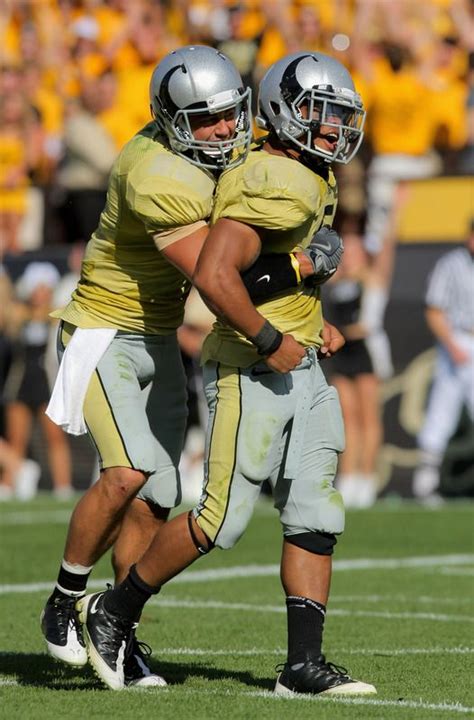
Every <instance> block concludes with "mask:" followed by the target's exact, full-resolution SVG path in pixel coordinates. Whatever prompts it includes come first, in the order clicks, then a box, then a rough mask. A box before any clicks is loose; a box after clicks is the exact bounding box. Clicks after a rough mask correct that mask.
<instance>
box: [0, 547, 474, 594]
mask: <svg viewBox="0 0 474 720" xmlns="http://www.w3.org/2000/svg"><path fill="white" fill-rule="evenodd" d="M472 563H474V555H472V554H462V555H421V556H414V557H406V558H377V559H375V558H354V559H352V560H335V561H334V562H333V568H334V570H335V571H336V572H341V571H342V572H345V571H353V570H398V569H400V568H426V567H440V566H441V568H443V567H444V566H453V565H454V566H456V565H469V564H472ZM279 574H280V566H279V565H234V566H232V567H227V568H216V569H209V570H191V571H189V570H185V571H184V572H183V573H181V575H178V576H177V577H175V578H173V579H172V580H170V582H169V584H188V583H202V582H209V581H210V580H211V581H218V580H233V579H236V578H252V577H276V576H278V575H279ZM110 582H112V580H111V578H103V579H94V580H90V581H89V588H91V589H92V588H103V587H105V585H106V584H107V583H110ZM53 583H54V581H49V582H38V583H17V584H5V585H0V595H5V594H7V593H31V592H39V591H41V592H42V591H43V590H49V589H50V588H51V587H52V585H53Z"/></svg>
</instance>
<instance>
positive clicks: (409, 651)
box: [0, 646, 474, 657]
mask: <svg viewBox="0 0 474 720" xmlns="http://www.w3.org/2000/svg"><path fill="white" fill-rule="evenodd" d="M332 650H333V651H334V652H337V653H344V654H345V655H367V656H371V655H386V656H392V655H393V656H397V655H471V654H473V653H474V648H470V647H463V646H459V647H452V648H446V647H434V648H396V649H393V650H389V649H379V648H371V649H367V648H366V649H364V650H362V649H360V650H356V649H354V648H341V647H337V646H334V647H333V648H332ZM286 652H287V651H286V649H285V648H275V649H273V650H263V649H261V648H249V649H248V650H233V649H231V648H227V649H221V650H206V649H204V648H155V649H154V650H153V654H154V655H155V656H156V657H158V656H160V657H161V656H164V655H169V656H175V655H176V656H190V657H193V656H196V657H200V656H210V657H220V656H229V655H230V656H232V655H234V656H236V657H253V656H256V657H258V656H260V655H262V656H268V655H277V656H283V657H284V656H285V655H286ZM0 656H1V653H0Z"/></svg>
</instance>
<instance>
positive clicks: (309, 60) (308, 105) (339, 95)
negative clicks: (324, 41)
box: [255, 52, 365, 163]
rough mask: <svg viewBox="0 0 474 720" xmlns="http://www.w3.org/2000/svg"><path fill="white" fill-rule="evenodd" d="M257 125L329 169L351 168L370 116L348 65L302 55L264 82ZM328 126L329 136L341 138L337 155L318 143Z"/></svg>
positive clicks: (274, 69)
mask: <svg viewBox="0 0 474 720" xmlns="http://www.w3.org/2000/svg"><path fill="white" fill-rule="evenodd" d="M255 120H256V123H257V125H258V126H259V127H261V128H265V129H267V130H272V129H273V130H274V132H275V133H276V134H277V136H278V137H279V139H280V140H281V141H282V142H283V143H285V144H292V145H295V146H296V147H297V148H298V149H299V150H301V151H304V152H307V153H309V154H311V155H316V156H318V157H319V158H322V159H323V160H325V161H326V162H328V163H331V162H334V161H335V162H340V163H348V162H349V161H350V160H352V158H353V157H354V155H355V154H356V152H357V150H358V149H359V146H360V144H361V142H362V138H363V135H364V133H363V127H364V121H365V110H364V106H363V104H362V100H361V97H360V95H358V94H357V93H356V91H355V87H354V83H353V82H352V78H351V76H350V74H349V72H348V71H347V70H346V68H345V67H344V65H342V64H341V63H340V62H339V61H338V60H336V59H335V58H332V57H330V56H329V55H323V53H318V52H297V53H291V54H290V55H287V56H286V57H284V58H283V59H282V60H279V61H278V62H276V63H275V64H274V65H272V67H271V68H270V69H269V70H268V71H267V73H266V74H265V76H264V77H263V79H262V81H261V83H260V90H259V95H258V115H257V117H256V119H255ZM323 126H324V128H325V130H326V134H327V132H329V134H330V135H334V138H336V136H337V145H336V147H335V149H334V150H325V149H323V148H321V147H317V146H316V145H315V143H314V140H315V139H316V138H317V137H318V135H319V131H320V128H321V127H323Z"/></svg>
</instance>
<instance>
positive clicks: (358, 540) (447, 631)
mask: <svg viewBox="0 0 474 720" xmlns="http://www.w3.org/2000/svg"><path fill="white" fill-rule="evenodd" d="M70 510H71V505H70V504H58V503H57V502H55V501H53V500H51V499H50V498H49V497H40V498H38V499H36V500H35V501H33V502H31V503H25V504H15V503H8V504H4V505H2V506H1V507H0V527H1V545H0V561H1V567H2V569H3V574H2V578H3V579H2V583H3V584H2V585H0V608H1V618H2V622H1V624H0V707H1V708H2V715H4V717H8V718H20V717H21V718H22V719H24V718H25V717H26V718H30V717H31V718H58V717H65V718H68V719H69V718H79V717H80V718H84V717H88V718H107V717H112V716H113V717H115V718H134V720H141V718H147V719H148V718H149V717H153V716H156V717H159V718H163V719H164V720H166V719H168V718H195V719H201V718H203V719H204V718H206V719H214V718H216V720H217V719H219V720H220V719H221V718H226V720H234V719H235V720H240V719H242V720H243V719H244V718H245V719H249V718H258V719H259V720H264V719H266V718H272V720H279V718H282V719H283V718H284V719H285V720H287V719H289V718H290V719H291V718H298V720H306V718H308V719H309V718H311V719H312V720H313V719H316V718H317V720H345V719H346V718H351V719H353V718H361V719H364V720H365V718H367V719H371V718H378V719H383V720H391V719H392V718H396V719H398V720H411V718H419V719H420V720H437V719H438V718H444V719H445V720H451V718H457V717H460V718H461V717H469V716H471V717H474V708H472V707H471V706H472V705H474V698H473V697H472V684H471V673H470V672H469V666H470V665H472V663H471V659H472V653H473V652H474V649H473V645H474V643H473V633H472V628H473V615H472V604H473V593H472V590H473V585H474V576H473V565H474V555H472V552H473V532H472V505H471V504H469V503H467V502H456V503H450V504H448V505H445V506H443V507H442V508H441V509H437V510H426V509H423V508H420V507H418V506H416V505H415V504H410V503H403V504H390V503H380V504H379V505H377V507H376V508H374V509H372V510H370V511H364V512H352V513H348V518H347V529H346V533H345V535H344V536H343V538H342V539H341V540H340V542H339V543H338V546H337V549H336V555H335V560H336V562H335V570H334V577H333V583H332V592H331V600H330V604H329V610H328V617H327V623H326V631H325V651H326V654H327V656H328V659H330V660H332V661H333V662H336V663H337V664H341V665H344V666H346V667H348V668H349V669H350V671H351V674H352V675H353V676H354V677H358V678H361V679H364V680H367V681H370V682H373V683H374V684H375V685H376V686H377V689H378V695H377V696H376V697H373V698H360V699H338V700H330V699H323V698H321V697H319V698H308V697H304V696H298V697H293V698H290V699H282V698H276V697H275V696H273V695H271V691H272V688H273V685H274V681H275V666H276V665H277V664H278V663H281V662H282V661H283V660H284V657H285V645H286V619H285V612H284V601H283V595H282V591H281V588H280V584H279V579H278V561H279V552H280V546H281V538H280V528H279V523H278V519H277V516H276V513H275V511H274V510H273V508H272V507H271V504H270V503H269V502H268V501H265V500H262V502H261V503H260V504H259V505H258V508H257V511H256V513H255V516H254V518H253V521H252V523H251V526H250V527H249V529H248V532H247V534H246V535H245V536H244V538H243V539H242V540H241V542H240V543H239V545H238V546H237V547H236V548H235V549H234V550H232V551H230V552H221V551H214V552H213V553H211V554H210V555H209V556H208V557H206V558H203V559H201V560H200V561H199V562H198V563H196V564H195V565H194V566H193V567H192V568H191V569H190V570H188V571H186V573H184V574H183V575H182V576H181V577H180V578H178V579H177V580H175V581H173V582H171V583H170V584H169V585H168V586H167V587H166V588H165V589H164V590H163V591H162V593H160V595H159V596H157V597H156V598H154V599H153V600H152V601H151V602H150V603H149V604H148V606H147V607H146V609H145V612H144V614H143V618H142V623H141V630H140V633H139V636H140V638H141V639H143V640H146V641H147V642H148V643H150V645H152V647H153V649H154V653H153V658H152V666H153V667H154V668H155V669H156V670H157V671H159V672H160V673H162V674H163V675H164V676H165V677H166V678H167V679H168V681H169V682H170V685H169V687H168V688H166V689H164V690H163V689H155V690H148V691H143V690H141V691H130V690H128V691H124V692H121V693H114V692H112V691H109V690H106V689H104V688H103V687H102V685H101V683H100V682H99V680H98V679H97V678H96V677H95V676H94V675H93V673H92V672H91V670H90V669H89V668H86V669H84V670H74V669H71V668H68V667H66V666H62V665H60V664H57V663H55V662H54V661H53V660H52V659H51V658H50V657H49V656H48V655H46V654H45V648H44V643H43V639H42V636H41V633H40V631H39V625H38V618H39V614H40V612H41V609H42V606H43V604H44V601H45V599H46V597H47V595H48V594H49V589H50V587H51V586H52V583H53V582H54V579H55V576H56V573H57V565H58V562H59V560H60V556H61V552H62V547H63V543H64V537H65V530H66V524H67V518H68V515H69V513H70ZM224 571H225V572H224ZM110 574H111V572H110V565H109V559H108V558H104V559H103V560H102V561H101V562H100V563H99V564H98V565H97V567H96V568H95V570H94V573H93V576H92V582H91V586H92V587H94V586H97V587H102V586H103V584H104V583H105V579H106V578H110Z"/></svg>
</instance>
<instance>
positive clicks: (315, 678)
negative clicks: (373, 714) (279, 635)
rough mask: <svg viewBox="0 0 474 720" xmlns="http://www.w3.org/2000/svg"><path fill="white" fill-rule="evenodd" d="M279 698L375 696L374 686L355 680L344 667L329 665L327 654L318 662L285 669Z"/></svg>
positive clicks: (279, 683) (277, 688) (279, 680)
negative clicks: (298, 695) (300, 695)
mask: <svg viewBox="0 0 474 720" xmlns="http://www.w3.org/2000/svg"><path fill="white" fill-rule="evenodd" d="M274 692H275V693H276V694H277V695H293V694H294V693H305V694H310V695H322V694H323V693H324V694H326V695H375V694H376V693H377V690H376V689H375V687H374V686H373V685H370V684H369V683H365V682H362V681H361V680H353V679H352V678H351V677H350V675H348V672H347V670H346V669H345V668H343V667H339V666H337V665H334V664H333V663H331V662H326V658H325V657H324V655H320V657H319V658H318V659H317V660H316V661H315V662H313V661H311V660H307V661H306V662H304V663H298V664H297V665H292V666H290V665H288V663H286V664H285V665H284V666H283V669H282V671H281V672H280V674H279V675H278V677H277V681H276V685H275V690H274Z"/></svg>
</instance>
